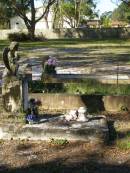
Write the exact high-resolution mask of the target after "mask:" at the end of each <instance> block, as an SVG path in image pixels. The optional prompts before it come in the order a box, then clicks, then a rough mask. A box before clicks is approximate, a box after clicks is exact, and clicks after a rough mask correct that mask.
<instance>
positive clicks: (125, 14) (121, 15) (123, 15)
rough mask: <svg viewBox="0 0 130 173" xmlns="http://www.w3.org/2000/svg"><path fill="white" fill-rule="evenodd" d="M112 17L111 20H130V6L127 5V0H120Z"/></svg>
mask: <svg viewBox="0 0 130 173" xmlns="http://www.w3.org/2000/svg"><path fill="white" fill-rule="evenodd" d="M126 2H127V3H126ZM129 2H130V1H129ZM112 19H113V20H119V21H125V22H128V23H129V22H130V7H129V5H128V1H125V2H122V3H121V4H120V5H119V6H118V8H116V9H115V10H114V11H113V14H112Z"/></svg>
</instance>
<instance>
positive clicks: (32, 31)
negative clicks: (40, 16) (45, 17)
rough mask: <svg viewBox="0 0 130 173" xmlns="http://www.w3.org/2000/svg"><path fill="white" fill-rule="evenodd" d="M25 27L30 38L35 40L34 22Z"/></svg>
mask: <svg viewBox="0 0 130 173" xmlns="http://www.w3.org/2000/svg"><path fill="white" fill-rule="evenodd" d="M27 29H28V34H29V37H30V39H31V40H32V41H33V40H35V24H34V25H32V26H30V27H28V28H27Z"/></svg>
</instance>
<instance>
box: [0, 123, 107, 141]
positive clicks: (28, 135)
mask: <svg viewBox="0 0 130 173" xmlns="http://www.w3.org/2000/svg"><path fill="white" fill-rule="evenodd" d="M84 130H85V129H79V130H78V131H74V130H72V131H71V130H63V129H41V128H35V127H33V126H32V125H28V126H26V125H24V126H22V127H16V126H15V125H14V124H8V125H6V126H5V125H4V124H0V139H1V140H11V139H13V140H34V141H36V140H43V141H44V140H46V141H49V140H50V139H52V138H53V139H67V140H71V141H77V140H78V141H89V142H90V141H91V142H106V141H107V140H108V136H109V130H108V128H104V127H102V128H99V129H96V128H95V129H94V128H93V129H91V131H89V133H90V134H89V133H86V132H88V129H87V131H86V132H85V131H84Z"/></svg>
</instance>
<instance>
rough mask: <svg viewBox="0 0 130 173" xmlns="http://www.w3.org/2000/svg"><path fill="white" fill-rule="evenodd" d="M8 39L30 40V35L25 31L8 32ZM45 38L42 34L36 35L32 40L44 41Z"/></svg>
mask: <svg viewBox="0 0 130 173" xmlns="http://www.w3.org/2000/svg"><path fill="white" fill-rule="evenodd" d="M8 39H9V41H19V42H20V41H29V40H31V38H30V35H29V34H27V33H23V32H20V33H10V34H8ZM44 40H46V38H45V37H44V36H36V37H35V39H34V41H44Z"/></svg>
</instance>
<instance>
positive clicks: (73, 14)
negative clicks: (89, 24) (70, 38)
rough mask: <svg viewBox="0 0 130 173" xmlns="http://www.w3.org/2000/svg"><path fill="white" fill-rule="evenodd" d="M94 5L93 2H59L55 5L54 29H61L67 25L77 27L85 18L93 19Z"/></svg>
mask: <svg viewBox="0 0 130 173" xmlns="http://www.w3.org/2000/svg"><path fill="white" fill-rule="evenodd" d="M95 7H96V5H95V3H94V1H93V0H60V1H58V2H57V4H56V5H55V8H54V11H55V18H54V25H55V27H59V26H61V27H63V23H64V22H66V23H68V24H69V25H70V26H71V27H73V28H74V27H79V26H80V24H81V23H82V21H83V20H84V19H85V18H86V17H88V16H89V17H91V18H92V17H94V16H95V15H96V14H95V12H94V9H95Z"/></svg>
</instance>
